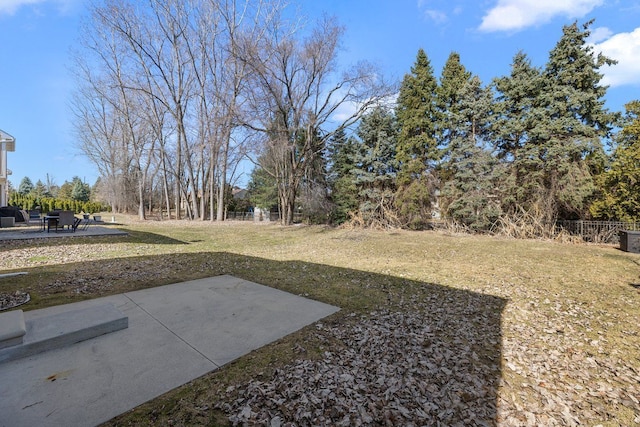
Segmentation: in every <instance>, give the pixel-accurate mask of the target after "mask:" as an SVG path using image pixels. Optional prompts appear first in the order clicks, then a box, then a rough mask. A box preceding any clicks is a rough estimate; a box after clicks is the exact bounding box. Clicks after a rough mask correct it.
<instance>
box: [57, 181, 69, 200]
mask: <svg viewBox="0 0 640 427" xmlns="http://www.w3.org/2000/svg"><path fill="white" fill-rule="evenodd" d="M72 192H73V183H71V182H69V181H65V182H64V184H62V185H61V186H60V188H59V189H58V194H57V196H56V198H58V199H60V200H71V199H72Z"/></svg>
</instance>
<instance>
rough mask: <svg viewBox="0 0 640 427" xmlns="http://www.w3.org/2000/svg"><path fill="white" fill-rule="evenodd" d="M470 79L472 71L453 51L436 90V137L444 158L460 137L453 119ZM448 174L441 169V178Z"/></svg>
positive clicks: (443, 178) (444, 179)
mask: <svg viewBox="0 0 640 427" xmlns="http://www.w3.org/2000/svg"><path fill="white" fill-rule="evenodd" d="M470 79H471V72H469V71H467V69H466V68H465V67H464V65H462V63H461V62H460V55H459V54H458V53H457V52H451V53H450V54H449V57H448V58H447V62H446V63H445V64H444V67H443V69H442V74H441V76H440V84H439V85H438V88H437V90H436V95H437V96H436V105H437V111H438V115H437V121H436V138H437V140H438V146H439V147H440V150H441V151H442V156H443V158H444V159H446V158H447V157H448V155H449V152H450V148H451V147H450V146H451V143H452V141H454V140H455V139H457V138H459V135H458V129H457V128H456V127H455V126H453V125H452V120H453V118H454V116H455V115H456V114H458V113H459V108H460V91H461V90H462V88H463V87H464V86H465V84H466V83H467V82H468V81H469V80H470ZM448 174H449V172H448V171H447V169H446V168H444V169H443V170H441V172H440V180H441V181H446V180H447V176H448Z"/></svg>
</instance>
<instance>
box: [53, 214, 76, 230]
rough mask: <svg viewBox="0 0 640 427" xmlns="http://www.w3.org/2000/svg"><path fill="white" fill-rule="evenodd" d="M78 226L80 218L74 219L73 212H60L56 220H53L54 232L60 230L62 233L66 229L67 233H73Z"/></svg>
mask: <svg viewBox="0 0 640 427" xmlns="http://www.w3.org/2000/svg"><path fill="white" fill-rule="evenodd" d="M78 224H80V218H76V216H75V215H74V214H73V211H60V213H59V214H58V218H57V220H55V227H56V231H58V229H62V230H63V231H64V229H65V227H67V230H68V231H71V232H75V231H76V228H78Z"/></svg>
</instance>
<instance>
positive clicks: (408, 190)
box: [395, 49, 440, 228]
mask: <svg viewBox="0 0 640 427" xmlns="http://www.w3.org/2000/svg"><path fill="white" fill-rule="evenodd" d="M436 88H437V82H436V78H435V77H434V75H433V68H432V67H431V63H430V62H429V59H428V58H427V55H426V53H425V52H424V50H422V49H420V50H418V55H417V57H416V62H415V64H414V65H413V67H412V68H411V74H407V75H406V76H405V77H404V79H403V81H402V85H401V86H400V94H399V96H398V101H397V108H396V117H397V120H398V126H399V127H400V132H399V134H398V144H397V154H396V159H397V161H398V166H399V170H398V179H397V185H398V192H397V194H396V200H395V201H396V206H397V209H398V213H399V214H400V218H401V221H403V222H404V223H405V224H407V225H409V226H410V227H411V228H421V227H423V226H424V223H425V221H426V220H427V219H428V218H430V217H431V200H432V198H433V191H434V185H433V184H434V178H433V171H434V169H435V166H436V164H437V163H438V161H439V160H440V153H439V151H438V147H437V144H436V139H435V125H434V119H435V117H436V114H437V112H436Z"/></svg>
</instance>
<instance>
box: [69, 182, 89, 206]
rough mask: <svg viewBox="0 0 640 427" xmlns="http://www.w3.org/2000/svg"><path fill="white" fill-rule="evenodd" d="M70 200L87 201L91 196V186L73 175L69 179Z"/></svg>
mask: <svg viewBox="0 0 640 427" xmlns="http://www.w3.org/2000/svg"><path fill="white" fill-rule="evenodd" d="M71 185H72V187H71V200H77V201H79V202H88V201H89V199H90V196H91V188H90V187H89V184H85V183H83V182H82V180H81V179H80V178H79V177H77V176H75V177H73V179H72V180H71Z"/></svg>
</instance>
